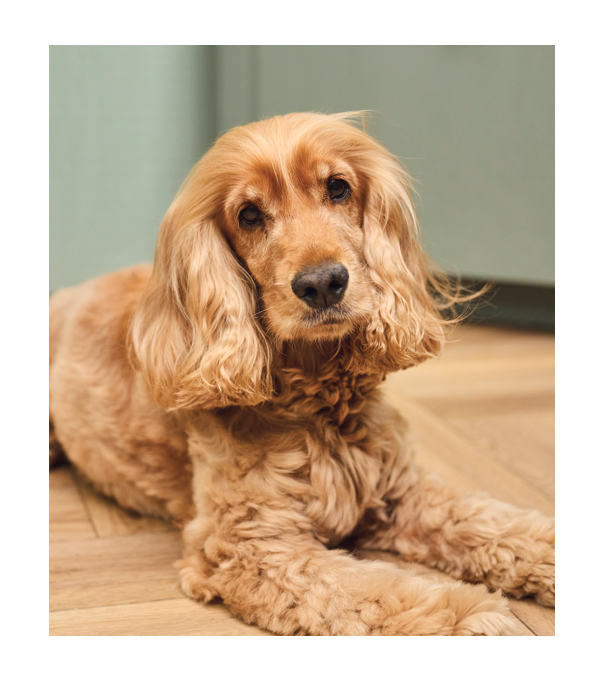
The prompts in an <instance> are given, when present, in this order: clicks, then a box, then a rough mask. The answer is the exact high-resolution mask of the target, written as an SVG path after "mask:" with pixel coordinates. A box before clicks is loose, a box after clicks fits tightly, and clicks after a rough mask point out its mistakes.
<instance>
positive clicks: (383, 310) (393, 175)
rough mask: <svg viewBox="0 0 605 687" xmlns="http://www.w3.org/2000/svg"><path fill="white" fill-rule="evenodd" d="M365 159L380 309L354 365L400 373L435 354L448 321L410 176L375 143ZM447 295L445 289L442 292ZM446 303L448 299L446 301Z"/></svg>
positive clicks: (368, 248) (368, 229) (368, 239)
mask: <svg viewBox="0 0 605 687" xmlns="http://www.w3.org/2000/svg"><path fill="white" fill-rule="evenodd" d="M370 146H371V147H370V149H369V150H368V151H367V155H366V156H365V157H364V160H363V164H362V165H360V167H361V169H363V170H364V177H365V187H366V196H365V205H364V217H363V230H364V257H365V260H366V263H367V267H368V272H369V276H370V279H371V281H372V282H373V285H374V288H375V290H376V293H377V298H378V307H377V309H376V311H375V312H374V314H373V315H372V318H371V319H370V321H369V323H368V325H367V326H365V327H364V328H363V329H362V330H361V331H360V332H359V334H358V336H357V338H356V340H355V342H354V350H355V353H356V356H355V357H356V364H357V365H359V364H360V363H361V367H362V368H363V367H367V368H368V369H372V368H375V367H378V368H381V369H383V370H397V369H405V368H407V367H411V366H412V365H417V364H418V363H420V362H422V361H423V360H425V359H426V358H428V357H430V356H435V355H437V354H438V353H439V352H440V350H441V348H442V345H443V342H444V338H445V334H444V319H443V317H442V315H441V312H440V308H439V307H438V304H437V301H436V299H435V296H436V295H438V294H436V293H435V292H434V291H433V293H431V291H430V290H429V289H430V286H433V287H436V288H437V290H439V289H440V284H439V280H438V279H436V278H435V277H434V276H433V275H432V274H431V271H430V270H429V265H428V257H427V256H426V255H425V253H424V251H423V249H422V247H421V245H420V239H419V232H418V221H417V218H416V213H415V210H414V205H413V202H412V185H411V179H410V177H409V175H408V174H407V173H406V172H405V171H404V170H403V168H402V167H401V166H400V165H399V163H398V162H397V161H396V159H395V158H394V157H393V156H391V155H390V154H389V153H388V152H387V151H386V150H385V149H384V148H382V146H380V145H378V144H377V143H375V142H374V141H372V142H371V144H370ZM442 291H443V289H442ZM446 300H447V297H446Z"/></svg>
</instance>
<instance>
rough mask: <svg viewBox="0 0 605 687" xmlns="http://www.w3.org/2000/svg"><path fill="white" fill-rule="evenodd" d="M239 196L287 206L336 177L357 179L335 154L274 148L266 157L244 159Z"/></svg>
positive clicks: (309, 147)
mask: <svg viewBox="0 0 605 687" xmlns="http://www.w3.org/2000/svg"><path fill="white" fill-rule="evenodd" d="M240 169H241V174H240V183H239V184H238V185H237V189H236V194H237V195H239V196H245V197H246V198H247V199H249V200H251V201H254V200H259V201H260V200H265V202H272V201H273V202H276V203H280V204H285V203H287V202H289V201H292V200H293V199H294V198H296V197H299V196H301V195H302V196H307V195H308V194H309V193H310V192H311V191H313V190H315V189H317V188H318V187H321V188H323V186H324V185H325V182H326V181H327V180H328V179H329V178H330V177H333V176H344V177H346V178H347V179H348V180H349V181H353V182H354V180H355V174H354V171H353V169H352V166H351V165H350V164H349V163H348V162H347V161H346V160H345V159H344V156H342V155H339V154H337V152H335V151H331V150H330V151H328V150H320V149H317V148H315V147H314V146H312V145H309V144H300V143H299V144H297V145H290V146H288V145H282V146H281V147H279V146H274V147H273V146H272V147H271V149H269V148H268V149H267V150H266V151H265V153H264V155H263V156H262V157H259V156H254V158H251V159H244V160H242V165H241V168H240Z"/></svg>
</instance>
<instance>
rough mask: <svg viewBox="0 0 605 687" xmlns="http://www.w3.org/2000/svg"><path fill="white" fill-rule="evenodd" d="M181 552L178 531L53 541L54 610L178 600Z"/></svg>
mask: <svg viewBox="0 0 605 687" xmlns="http://www.w3.org/2000/svg"><path fill="white" fill-rule="evenodd" d="M181 552H182V544H181V541H180V537H179V534H178V533H177V532H164V533H162V532H158V533H154V534H131V535H128V536H126V537H113V538H104V539H87V540H75V541H65V542H56V543H54V542H53V543H51V545H50V588H49V597H50V609H51V610H66V609H72V608H84V607H92V606H107V605H114V604H124V603H132V602H139V601H141V602H142V601H154V600H157V599H172V598H179V597H180V596H182V592H181V590H180V586H179V579H178V573H177V570H176V569H175V567H174V562H175V561H177V560H178V559H179V558H180V556H181Z"/></svg>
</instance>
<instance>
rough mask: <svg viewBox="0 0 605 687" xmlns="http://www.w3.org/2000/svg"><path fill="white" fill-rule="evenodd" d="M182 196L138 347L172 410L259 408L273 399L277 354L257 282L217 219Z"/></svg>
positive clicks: (134, 338)
mask: <svg viewBox="0 0 605 687" xmlns="http://www.w3.org/2000/svg"><path fill="white" fill-rule="evenodd" d="M185 204H186V201H184V200H182V199H179V197H177V199H176V200H175V201H174V203H173V205H172V207H171V208H170V210H169V211H168V213H167V215H166V217H165V218H164V221H163V223H162V226H161V228H160V233H159V237H158V243H157V247H156V253H155V260H154V266H153V273H152V276H151V281H150V284H149V286H148V288H147V291H146V292H145V294H144V296H143V298H142V301H141V303H140V305H139V307H138V309H137V311H136V313H135V316H134V319H133V322H132V326H131V330H130V346H131V353H132V357H133V358H134V363H135V365H137V366H138V367H139V369H140V370H141V371H142V372H143V375H144V377H145V379H146V381H147V383H148V384H149V387H150V389H151V391H152V393H153V395H154V397H155V399H156V400H157V402H158V403H159V404H160V405H161V406H163V407H165V408H168V409H176V408H212V407H219V406H227V405H254V404H257V403H260V402H262V401H264V400H266V399H267V398H269V397H270V396H271V392H272V388H271V386H272V381H271V376H270V349H269V346H268V344H267V341H266V339H265V336H264V333H263V331H262V329H261V327H260V326H259V324H258V321H257V319H256V318H255V312H256V297H255V287H254V283H253V281H252V279H251V278H250V276H249V275H248V274H247V272H246V271H245V270H244V269H243V268H242V266H241V265H240V263H239V262H238V260H237V259H236V257H235V256H234V254H233V253H232V251H231V249H230V247H229V245H228V244H227V241H226V239H225V238H224V236H223V235H222V233H221V232H220V231H219V230H218V228H217V226H216V223H215V220H214V219H212V218H211V217H205V218H202V219H199V214H200V213H199V212H198V213H197V219H196V213H195V212H193V213H192V212H191V211H190V210H187V208H185V207H184V205H185Z"/></svg>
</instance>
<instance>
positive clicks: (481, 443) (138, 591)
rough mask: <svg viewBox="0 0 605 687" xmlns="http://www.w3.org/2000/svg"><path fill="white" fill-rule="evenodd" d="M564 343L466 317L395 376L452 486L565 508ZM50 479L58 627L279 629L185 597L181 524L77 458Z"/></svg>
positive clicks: (543, 627) (541, 616)
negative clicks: (81, 473)
mask: <svg viewBox="0 0 605 687" xmlns="http://www.w3.org/2000/svg"><path fill="white" fill-rule="evenodd" d="M554 349H555V342H554V335H551V334H543V333H527V332H518V331H514V330H509V329H499V328H496V327H485V326H482V327H479V326H466V327H461V328H459V329H458V330H457V331H456V332H455V333H454V335H453V337H452V342H451V343H450V344H449V345H448V347H446V352H445V354H444V355H443V357H442V358H441V359H439V360H435V361H430V362H428V363H425V364H423V365H421V366H420V367H419V368H416V369H413V370H408V371H406V372H400V373H396V374H394V375H392V376H391V377H390V378H389V380H388V381H387V384H386V393H387V396H388V398H389V400H390V401H391V403H393V404H394V405H395V406H396V407H397V408H399V410H400V411H401V412H402V414H403V415H405V416H406V417H407V418H408V419H409V421H410V424H411V428H412V432H413V436H414V438H415V442H416V446H417V458H418V461H419V462H420V463H422V464H424V465H426V466H428V467H430V468H431V469H432V470H434V471H435V472H437V473H438V474H440V475H441V476H442V478H443V479H445V480H447V481H448V482H449V483H450V484H453V485H459V486H461V487H464V488H468V489H473V490H485V491H487V492H489V493H490V494H491V495H492V496H494V497H495V498H498V499H501V500H504V501H508V502H510V503H513V504H515V505H517V506H520V507H522V508H536V509H539V510H540V511H542V512H543V513H544V514H547V515H554V511H555V505H554V502H555V462H554V434H555V432H554V362H555V350H554ZM49 482H50V634H51V635H205V636H208V635H263V634H265V635H268V634H269V633H267V632H263V631H261V630H259V629H258V628H254V627H249V626H248V625H245V624H244V623H243V622H241V621H239V620H237V619H235V618H233V617H232V616H231V615H230V613H229V611H227V609H225V608H224V607H223V606H222V605H221V604H212V605H208V606H204V605H202V604H197V603H195V602H193V601H190V600H189V599H186V598H185V597H184V596H183V594H182V592H181V591H180V589H179V584H178V575H177V571H176V569H175V568H174V567H173V563H174V561H175V560H177V559H178V558H179V554H180V550H181V546H180V543H179V537H178V534H177V532H176V531H175V530H174V528H173V527H171V525H169V524H167V523H164V522H162V521H159V520H153V519H150V518H143V517H138V516H136V515H133V514H131V513H127V512H126V511H124V510H122V509H121V508H120V507H119V506H117V505H115V504H113V503H112V502H110V501H109V500H107V499H105V498H103V497H101V496H99V495H97V494H96V493H95V492H94V491H92V490H91V489H90V488H89V487H88V486H86V484H84V483H83V482H82V480H81V479H79V478H78V477H77V475H76V474H75V473H74V472H73V470H72V469H71V467H69V466H66V465H64V466H61V467H59V468H56V469H54V470H52V471H51V472H50V475H49ZM364 556H365V557H368V558H383V559H388V560H392V561H394V562H397V563H398V564H399V565H402V566H403V567H405V565H406V564H404V563H400V562H398V561H397V559H396V558H395V556H391V555H390V554H380V553H373V552H372V553H368V554H364ZM417 567H420V571H421V572H423V570H422V566H417ZM425 570H426V569H425ZM510 606H511V609H512V611H513V613H514V614H515V615H516V616H517V618H519V620H520V621H521V628H522V630H521V634H525V635H530V636H534V635H554V632H555V612H554V610H553V609H546V608H542V607H541V606H538V605H537V604H536V603H534V602H533V601H529V600H524V601H517V600H514V599H511V601H510Z"/></svg>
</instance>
